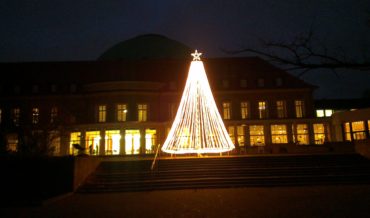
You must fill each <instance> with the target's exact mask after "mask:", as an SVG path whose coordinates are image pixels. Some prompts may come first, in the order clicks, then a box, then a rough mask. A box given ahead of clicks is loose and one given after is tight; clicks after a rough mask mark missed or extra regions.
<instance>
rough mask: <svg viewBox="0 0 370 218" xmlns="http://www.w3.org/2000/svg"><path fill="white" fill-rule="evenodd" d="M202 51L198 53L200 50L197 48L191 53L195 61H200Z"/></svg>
mask: <svg viewBox="0 0 370 218" xmlns="http://www.w3.org/2000/svg"><path fill="white" fill-rule="evenodd" d="M201 55H202V53H198V50H195V52H194V53H191V56H193V61H200V56H201Z"/></svg>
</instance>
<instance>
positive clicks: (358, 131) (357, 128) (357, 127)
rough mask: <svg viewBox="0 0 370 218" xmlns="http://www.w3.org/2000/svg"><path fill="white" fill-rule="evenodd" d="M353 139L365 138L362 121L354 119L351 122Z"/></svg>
mask: <svg viewBox="0 0 370 218" xmlns="http://www.w3.org/2000/svg"><path fill="white" fill-rule="evenodd" d="M351 126H352V136H353V140H362V139H366V129H365V123H364V121H356V122H352V123H351Z"/></svg>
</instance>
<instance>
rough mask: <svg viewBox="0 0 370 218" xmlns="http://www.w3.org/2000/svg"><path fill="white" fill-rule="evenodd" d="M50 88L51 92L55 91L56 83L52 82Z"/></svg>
mask: <svg viewBox="0 0 370 218" xmlns="http://www.w3.org/2000/svg"><path fill="white" fill-rule="evenodd" d="M50 89H51V92H52V93H55V92H57V85H55V84H52V85H51V88H50Z"/></svg>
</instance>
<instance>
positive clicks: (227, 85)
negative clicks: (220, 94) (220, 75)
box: [222, 80, 229, 88]
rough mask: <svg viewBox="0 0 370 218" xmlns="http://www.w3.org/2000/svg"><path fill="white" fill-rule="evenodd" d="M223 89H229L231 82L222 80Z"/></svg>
mask: <svg viewBox="0 0 370 218" xmlns="http://www.w3.org/2000/svg"><path fill="white" fill-rule="evenodd" d="M222 87H223V88H229V80H222Z"/></svg>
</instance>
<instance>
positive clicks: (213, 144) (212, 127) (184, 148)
mask: <svg viewBox="0 0 370 218" xmlns="http://www.w3.org/2000/svg"><path fill="white" fill-rule="evenodd" d="M201 54H202V53H198V51H197V50H195V53H193V54H191V55H192V56H193V57H194V58H193V61H192V62H191V64H190V69H189V74H188V78H187V81H186V85H185V89H184V92H183V94H182V98H181V102H180V105H179V108H178V110H177V114H176V117H175V120H174V122H173V124H172V127H171V130H170V132H169V134H168V136H167V139H166V141H165V142H164V144H163V146H162V151H164V152H167V153H172V154H185V153H198V154H199V153H221V152H225V151H230V150H232V149H234V144H233V143H232V141H231V139H230V136H229V134H228V133H227V131H226V128H225V126H224V123H223V122H222V119H221V116H220V114H219V112H218V110H217V106H216V103H215V100H214V98H213V95H212V92H211V88H210V86H209V83H208V79H207V75H206V72H205V70H204V66H203V62H202V61H201V60H200V55H201Z"/></svg>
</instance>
